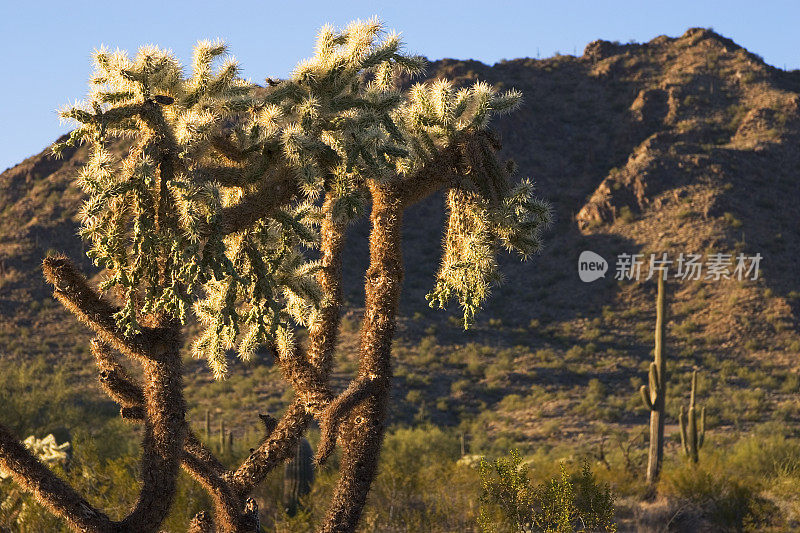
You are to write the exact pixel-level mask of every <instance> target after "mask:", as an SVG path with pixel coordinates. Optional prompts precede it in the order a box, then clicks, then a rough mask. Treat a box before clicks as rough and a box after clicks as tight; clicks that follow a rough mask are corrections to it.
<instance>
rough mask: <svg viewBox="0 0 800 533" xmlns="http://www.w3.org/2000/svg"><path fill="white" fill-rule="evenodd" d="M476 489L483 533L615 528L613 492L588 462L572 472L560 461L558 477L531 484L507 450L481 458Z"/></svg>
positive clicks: (513, 453) (522, 466)
mask: <svg viewBox="0 0 800 533" xmlns="http://www.w3.org/2000/svg"><path fill="white" fill-rule="evenodd" d="M481 488H482V494H481V499H480V501H481V508H480V514H479V516H478V525H479V527H480V528H481V531H483V532H485V533H495V532H506V531H508V532H519V531H526V532H527V531H531V532H533V531H537V532H543V533H568V532H579V531H616V525H615V524H614V496H613V494H612V492H611V489H610V487H609V486H608V485H606V484H599V483H598V482H597V480H596V478H595V476H594V474H593V473H592V472H591V470H590V468H589V463H588V462H584V464H583V467H582V469H581V471H580V472H576V473H573V474H569V473H568V472H567V469H566V467H565V466H564V463H561V470H560V475H557V476H555V477H553V478H551V479H549V480H547V481H544V482H543V483H541V484H539V485H532V484H531V481H530V480H529V479H528V466H527V465H526V464H523V463H522V458H521V456H520V454H519V452H518V451H517V450H511V454H510V457H509V458H502V457H501V458H498V459H497V460H496V461H495V462H494V463H489V462H487V461H486V460H483V461H482V462H481Z"/></svg>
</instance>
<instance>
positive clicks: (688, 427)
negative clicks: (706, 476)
mask: <svg viewBox="0 0 800 533" xmlns="http://www.w3.org/2000/svg"><path fill="white" fill-rule="evenodd" d="M696 394H697V370H695V371H694V372H692V395H691V398H690V400H689V412H688V413H686V412H685V411H684V409H683V406H682V405H681V412H680V416H679V420H680V424H681V444H682V445H683V453H685V454H686V457H688V458H689V459H691V460H692V462H693V463H697V462H698V461H699V460H700V448H702V447H703V443H704V442H705V436H706V408H705V407H702V408H701V409H700V420H699V423H698V420H697V409H696V407H695V399H696V398H695V396H696Z"/></svg>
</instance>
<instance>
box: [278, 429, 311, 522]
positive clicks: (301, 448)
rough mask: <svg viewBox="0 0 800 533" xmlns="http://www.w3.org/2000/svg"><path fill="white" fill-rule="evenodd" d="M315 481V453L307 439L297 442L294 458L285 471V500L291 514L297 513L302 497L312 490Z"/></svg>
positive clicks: (287, 464)
mask: <svg viewBox="0 0 800 533" xmlns="http://www.w3.org/2000/svg"><path fill="white" fill-rule="evenodd" d="M313 482H314V453H313V452H312V451H311V444H309V442H308V441H307V440H306V439H300V442H299V443H297V451H296V452H295V455H294V458H293V459H292V460H291V461H289V462H287V463H286V467H285V469H284V471H283V502H284V506H285V508H286V512H287V513H288V514H289V516H294V515H295V514H297V509H298V508H299V506H300V498H302V497H303V496H305V495H306V494H308V493H309V492H311V484H312V483H313Z"/></svg>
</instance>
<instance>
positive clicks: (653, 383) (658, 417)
mask: <svg viewBox="0 0 800 533" xmlns="http://www.w3.org/2000/svg"><path fill="white" fill-rule="evenodd" d="M665 321H666V317H665V316H664V277H663V275H662V273H660V272H659V275H658V295H657V296H656V334H655V349H654V355H655V361H653V362H652V363H650V372H649V380H648V381H649V385H642V388H641V390H640V392H641V393H642V401H644V406H645V407H647V408H648V409H649V410H650V450H649V452H648V455H647V482H648V483H654V482H655V481H657V480H658V475H659V473H660V472H661V463H662V461H663V458H664V416H665V414H664V406H665V403H666V402H665V398H664V396H665V395H666V391H667V363H666V362H665V361H664V354H663V350H664V322H665Z"/></svg>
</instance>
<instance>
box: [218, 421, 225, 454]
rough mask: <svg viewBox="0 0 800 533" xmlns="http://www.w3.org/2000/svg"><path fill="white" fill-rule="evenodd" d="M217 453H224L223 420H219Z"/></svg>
mask: <svg viewBox="0 0 800 533" xmlns="http://www.w3.org/2000/svg"><path fill="white" fill-rule="evenodd" d="M219 451H220V452H224V451H225V420H224V419H222V418H220V420H219Z"/></svg>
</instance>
